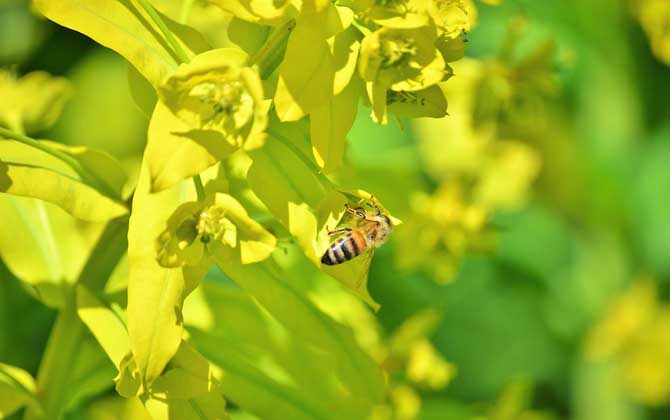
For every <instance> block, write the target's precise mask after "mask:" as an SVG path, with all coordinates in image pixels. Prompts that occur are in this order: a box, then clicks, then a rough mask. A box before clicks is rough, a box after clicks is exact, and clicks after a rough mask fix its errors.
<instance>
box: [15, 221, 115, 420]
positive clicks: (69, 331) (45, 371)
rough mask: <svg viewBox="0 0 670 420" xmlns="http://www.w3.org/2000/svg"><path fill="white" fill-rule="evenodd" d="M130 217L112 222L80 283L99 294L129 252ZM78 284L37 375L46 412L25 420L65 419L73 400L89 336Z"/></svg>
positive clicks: (30, 413)
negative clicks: (73, 382)
mask: <svg viewBox="0 0 670 420" xmlns="http://www.w3.org/2000/svg"><path fill="white" fill-rule="evenodd" d="M127 231H128V218H127V217H121V218H118V219H115V220H112V221H110V222H109V223H108V224H107V227H106V228H105V230H104V231H103V233H102V235H100V238H99V239H98V242H97V243H96V245H95V247H94V248H93V251H92V252H91V256H90V257H89V258H88V260H87V262H86V265H85V266H84V268H83V269H82V271H81V273H80V274H79V277H78V278H77V282H76V284H79V283H81V284H82V285H85V286H86V287H88V288H89V289H90V290H91V291H93V292H95V293H101V292H102V290H103V289H104V287H105V284H106V282H107V280H108V279H109V276H110V275H111V274H112V272H113V271H114V268H116V265H117V264H118V262H119V260H120V259H121V257H122V256H123V254H124V253H125V251H126V249H127V238H126V233H127ZM74 289H75V288H74V285H73V286H72V287H69V288H68V293H67V296H66V298H65V306H64V307H63V308H62V309H61V311H60V313H59V314H58V318H57V319H56V323H55V324H54V327H53V329H52V330H51V334H50V335H49V341H48V343H47V348H46V350H45V352H44V356H43V357H42V361H41V362H40V368H39V371H38V373H37V389H38V390H39V392H38V394H37V399H38V401H39V403H40V405H41V407H42V409H43V412H42V413H40V412H38V411H36V410H34V409H30V408H29V409H27V410H26V413H25V415H24V417H23V419H24V420H46V419H49V420H50V419H58V418H61V417H62V415H63V414H64V410H65V409H66V405H67V404H68V403H69V401H67V400H66V398H65V397H66V395H67V393H68V392H69V389H68V388H69V380H70V379H71V374H72V371H73V368H74V365H75V363H76V361H77V357H79V356H78V353H77V351H78V349H79V348H80V347H81V341H82V340H83V339H84V336H85V328H86V327H85V326H84V324H83V323H82V322H81V320H80V319H79V317H78V316H77V306H76V301H75V299H74Z"/></svg>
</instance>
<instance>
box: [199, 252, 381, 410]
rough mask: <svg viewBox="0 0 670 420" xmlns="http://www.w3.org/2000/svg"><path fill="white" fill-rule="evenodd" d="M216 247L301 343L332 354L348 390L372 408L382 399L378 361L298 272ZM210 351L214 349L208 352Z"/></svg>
mask: <svg viewBox="0 0 670 420" xmlns="http://www.w3.org/2000/svg"><path fill="white" fill-rule="evenodd" d="M212 252H213V254H214V258H215V260H216V262H217V264H218V265H219V267H220V268H221V269H222V271H223V272H224V273H225V274H226V275H227V276H228V277H230V278H231V279H232V280H233V281H235V282H236V283H237V284H238V285H240V286H241V287H242V288H243V289H244V290H245V291H246V292H247V293H248V294H249V295H250V296H251V297H253V299H255V300H256V301H257V302H258V303H259V304H260V305H262V306H263V307H264V309H265V310H267V311H268V312H269V313H270V314H271V315H272V316H273V317H274V318H275V319H276V320H277V321H278V322H280V323H281V324H282V325H284V327H286V329H287V330H288V331H291V332H292V333H293V334H294V335H295V338H296V340H299V341H300V342H301V345H303V346H304V345H305V344H307V345H309V346H313V347H314V348H315V349H317V350H318V352H319V353H320V354H322V355H323V356H325V357H332V362H331V363H330V366H331V369H332V371H333V372H334V374H335V375H337V378H338V379H339V381H340V383H341V384H342V386H346V387H350V388H351V391H350V392H351V393H352V395H355V396H356V397H357V398H358V399H360V400H359V402H360V403H361V404H364V405H366V406H367V408H368V409H369V408H371V406H372V405H374V404H376V403H378V402H379V400H380V399H381V398H382V395H383V392H384V383H383V378H382V376H381V371H380V369H379V366H377V364H376V363H375V362H374V361H373V360H372V359H371V358H370V356H368V355H367V354H366V353H364V352H363V351H362V350H361V349H360V347H358V344H357V343H356V341H355V340H354V337H353V335H352V333H351V331H350V330H349V329H347V328H345V327H343V326H342V325H340V324H338V323H336V322H335V321H333V320H332V319H331V318H329V317H328V316H327V315H326V314H324V313H323V312H321V311H320V310H319V309H318V308H317V307H316V306H315V305H314V304H313V303H312V302H311V301H310V300H309V298H308V297H307V296H306V295H305V294H304V293H303V292H302V291H301V290H300V289H298V288H297V287H295V286H294V285H293V284H291V282H290V281H289V280H288V279H290V278H292V277H296V274H292V273H291V272H290V271H289V270H282V269H280V268H279V267H278V266H277V265H276V264H273V263H272V262H271V261H269V260H267V261H264V262H262V263H258V264H248V265H241V264H238V263H237V259H238V258H239V257H238V256H236V255H235V254H234V253H233V252H230V251H229V250H227V249H225V248H223V247H218V248H215V249H213V250H212ZM219 347H220V345H219ZM206 354H207V355H210V353H209V352H206ZM219 362H220V363H222V366H224V370H225V366H226V365H225V364H224V363H225V359H224V360H217V363H219ZM231 369H235V367H234V366H233V367H232V368H231ZM238 369H239V367H238ZM251 376H252V378H245V380H247V381H255V382H257V381H258V379H253V376H256V375H251ZM223 380H225V375H224V377H223V379H222V381H223ZM266 393H267V390H266ZM289 398H290V397H289Z"/></svg>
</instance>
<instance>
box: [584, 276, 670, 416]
mask: <svg viewBox="0 0 670 420" xmlns="http://www.w3.org/2000/svg"><path fill="white" fill-rule="evenodd" d="M669 343H670V305H667V304H660V303H659V301H658V298H657V296H656V287H655V285H654V283H653V282H652V281H651V279H648V278H644V277H643V278H641V279H639V280H637V281H636V282H635V283H634V284H633V285H632V286H631V288H630V289H629V290H628V291H626V292H624V293H623V294H622V295H621V296H618V297H616V298H615V299H614V300H613V301H612V303H611V304H610V306H609V308H608V309H607V311H606V313H605V316H604V317H603V319H602V320H601V321H600V323H598V324H597V325H596V326H595V327H594V329H593V330H592V332H591V333H590V334H589V336H588V337H587V339H586V342H585V353H586V355H587V357H589V358H591V359H593V360H596V361H599V360H613V361H615V362H616V363H615V365H616V366H617V367H618V368H619V369H620V372H621V378H622V380H623V382H624V385H625V386H626V388H627V389H628V390H629V392H630V394H631V395H632V396H633V397H634V398H635V399H637V400H638V401H640V402H642V403H645V404H649V405H660V404H666V403H668V402H670V345H669Z"/></svg>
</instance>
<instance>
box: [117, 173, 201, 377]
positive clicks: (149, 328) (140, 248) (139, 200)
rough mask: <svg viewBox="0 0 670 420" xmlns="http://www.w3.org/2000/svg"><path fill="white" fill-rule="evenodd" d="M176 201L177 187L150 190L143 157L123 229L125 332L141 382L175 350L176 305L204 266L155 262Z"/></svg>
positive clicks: (179, 328) (178, 334) (178, 320)
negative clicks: (125, 237) (125, 240)
mask: <svg viewBox="0 0 670 420" xmlns="http://www.w3.org/2000/svg"><path fill="white" fill-rule="evenodd" d="M191 194H193V193H192V192H191ZM179 203H180V189H179V187H174V188H172V189H169V190H166V191H163V192H160V193H155V194H152V193H150V179H149V171H148V165H147V162H146V160H145V162H144V164H143V167H142V170H141V173H140V178H139V181H138V186H137V189H136V191H135V196H134V199H133V211H132V215H131V217H130V226H129V231H128V265H129V271H130V277H129V280H128V333H129V336H130V348H131V351H132V354H133V356H134V361H135V362H136V364H137V369H138V370H139V373H140V377H141V379H142V381H143V383H144V384H145V385H148V384H150V383H151V382H152V381H153V380H154V379H155V378H157V377H158V376H159V375H160V373H161V372H162V371H163V369H164V368H165V365H166V364H167V362H168V361H169V360H170V359H171V358H172V356H174V354H175V353H176V352H177V349H178V348H179V343H180V342H181V338H182V337H181V336H182V330H183V327H182V319H181V305H182V303H183V300H184V298H185V297H186V295H187V294H188V292H189V289H190V288H191V287H194V285H195V284H197V282H198V280H199V278H200V276H201V275H203V274H204V272H203V270H206V268H203V267H183V268H181V267H177V268H165V267H162V266H161V265H160V264H159V263H158V261H157V249H156V240H157V239H158V237H159V235H160V233H161V232H162V231H163V230H164V229H165V225H166V222H167V220H168V218H169V217H170V215H171V214H172V212H173V211H174V209H175V208H176V207H177V206H178V205H179Z"/></svg>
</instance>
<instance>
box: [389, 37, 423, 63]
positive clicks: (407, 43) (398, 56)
mask: <svg viewBox="0 0 670 420" xmlns="http://www.w3.org/2000/svg"><path fill="white" fill-rule="evenodd" d="M415 54H416V46H415V45H414V43H413V42H412V40H410V39H407V38H394V39H384V40H382V42H381V55H382V57H383V60H382V67H386V68H388V67H394V66H397V65H399V64H401V63H402V62H403V61H406V60H407V59H409V58H410V57H412V56H414V55H415Z"/></svg>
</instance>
